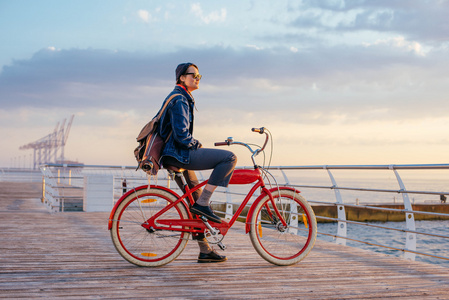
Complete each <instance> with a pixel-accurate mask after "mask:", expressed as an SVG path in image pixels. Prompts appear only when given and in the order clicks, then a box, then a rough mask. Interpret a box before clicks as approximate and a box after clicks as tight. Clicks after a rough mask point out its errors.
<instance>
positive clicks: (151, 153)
mask: <svg viewBox="0 0 449 300" xmlns="http://www.w3.org/2000/svg"><path fill="white" fill-rule="evenodd" d="M179 95H181V94H174V95H172V96H171V97H170V98H169V99H168V100H167V101H166V102H165V104H164V106H163V107H162V109H161V110H160V111H159V113H158V114H157V115H156V116H155V117H154V118H153V119H152V120H151V121H150V122H148V123H147V124H146V125H145V126H144V127H143V128H142V130H141V131H140V133H139V135H138V136H137V138H136V139H137V142H138V143H139V145H138V146H137V147H136V149H134V156H135V157H136V160H137V168H136V171H137V170H138V169H139V168H141V169H142V170H143V171H145V172H146V173H148V174H150V175H157V172H158V171H159V169H160V167H161V162H160V159H161V153H162V150H164V146H165V144H166V143H167V141H168V139H169V138H170V136H171V134H172V132H171V131H170V134H169V135H168V136H167V138H166V139H165V140H163V139H162V138H161V137H160V135H159V130H158V127H159V120H160V118H161V116H162V113H163V112H164V110H165V108H166V107H167V105H168V104H169V103H170V101H171V100H172V99H173V98H174V97H176V96H179Z"/></svg>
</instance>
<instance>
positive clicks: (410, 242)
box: [390, 166, 416, 260]
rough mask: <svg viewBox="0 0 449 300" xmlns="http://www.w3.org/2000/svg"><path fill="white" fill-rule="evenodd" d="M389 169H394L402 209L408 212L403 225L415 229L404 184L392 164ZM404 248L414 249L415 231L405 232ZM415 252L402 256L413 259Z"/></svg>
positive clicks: (408, 228)
mask: <svg viewBox="0 0 449 300" xmlns="http://www.w3.org/2000/svg"><path fill="white" fill-rule="evenodd" d="M390 169H392V170H393V171H394V174H395V175H396V179H397V180H398V183H399V187H400V188H401V191H402V199H403V201H404V209H405V210H408V211H410V212H407V213H405V226H406V228H407V230H411V231H415V216H414V214H413V207H412V203H411V202H410V198H409V196H408V193H407V192H406V191H407V190H406V189H405V185H404V183H403V182H402V179H401V176H399V173H398V172H397V171H396V170H395V169H394V166H390ZM405 238H406V239H405V249H406V250H411V251H416V233H412V232H406V236H405ZM415 257H416V254H415V253H411V252H404V258H406V259H410V260H415Z"/></svg>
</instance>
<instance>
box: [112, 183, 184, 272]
mask: <svg viewBox="0 0 449 300" xmlns="http://www.w3.org/2000/svg"><path fill="white" fill-rule="evenodd" d="M176 200H177V199H176V197H175V196H173V195H172V194H170V193H169V192H167V191H164V190H162V189H158V188H151V189H149V190H147V189H141V190H138V191H136V192H134V193H132V194H129V195H128V196H127V197H126V198H125V199H124V200H123V201H122V202H121V203H120V205H119V206H118V208H117V210H116V212H115V214H114V217H113V220H112V229H111V237H112V242H113V243H114V246H115V248H116V249H117V251H118V252H119V253H120V255H121V256H122V257H123V258H124V259H126V260H127V261H129V262H130V263H133V264H135V265H138V266H142V267H158V266H162V265H165V264H167V263H169V262H171V261H172V260H174V259H175V258H176V257H178V256H179V255H180V254H181V252H182V251H183V250H184V248H185V246H186V244H187V242H188V239H189V236H190V233H188V232H179V231H172V230H155V229H151V230H149V229H146V228H144V227H143V226H142V224H144V223H145V222H146V220H148V219H149V218H151V217H152V216H154V215H155V214H156V213H158V212H159V211H160V210H161V209H163V208H165V207H166V206H167V205H170V204H172V203H174V202H175V201H176ZM160 218H161V219H187V218H188V213H187V210H186V208H185V206H184V205H183V204H182V203H178V204H177V205H176V206H174V207H172V208H170V209H169V210H168V211H166V212H165V213H164V214H163V215H161V216H160Z"/></svg>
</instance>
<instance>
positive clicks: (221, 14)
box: [190, 3, 227, 24]
mask: <svg viewBox="0 0 449 300" xmlns="http://www.w3.org/2000/svg"><path fill="white" fill-rule="evenodd" d="M190 11H191V12H192V13H193V14H194V15H195V16H196V17H198V18H200V20H201V21H202V22H203V23H205V24H210V23H217V22H224V21H226V15H227V10H226V9H225V8H222V9H220V11H213V12H211V13H209V14H207V15H206V14H205V13H204V11H203V9H202V8H201V4H199V3H194V4H192V6H191V9H190Z"/></svg>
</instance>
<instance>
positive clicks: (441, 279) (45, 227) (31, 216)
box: [0, 183, 449, 299]
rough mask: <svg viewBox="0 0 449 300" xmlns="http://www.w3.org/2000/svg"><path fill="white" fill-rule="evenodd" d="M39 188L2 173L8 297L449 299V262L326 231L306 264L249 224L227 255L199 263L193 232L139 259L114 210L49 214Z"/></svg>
mask: <svg viewBox="0 0 449 300" xmlns="http://www.w3.org/2000/svg"><path fill="white" fill-rule="evenodd" d="M13 185H14V186H13ZM39 189H40V187H39V185H38V184H35V185H27V186H24V184H23V183H22V184H7V183H0V298H7V299H14V298H28V299H36V298H46V299H55V298H64V299H98V298H104V299H132V298H133V299H136V298H137V299H150V298H159V299H173V298H174V299H270V298H271V299H273V298H274V299H279V298H283V299H386V298H394V299H449V269H448V268H444V267H440V266H437V265H430V264H425V263H420V262H411V261H406V260H403V259H399V258H395V257H391V256H386V255H382V254H377V253H373V252H369V251H364V250H359V249H355V248H350V247H344V246H339V245H336V244H334V243H327V242H322V241H317V243H316V245H315V248H314V249H313V250H312V252H311V254H310V255H309V256H308V257H307V258H306V259H305V260H304V261H302V262H300V263H299V264H297V265H293V266H289V267H278V266H274V265H271V264H269V263H267V262H266V261H264V260H263V259H262V258H260V257H259V256H258V255H257V253H256V252H255V251H254V249H253V248H252V246H251V242H250V240H249V237H248V236H246V235H245V234H244V231H243V228H242V227H238V228H233V229H231V230H230V231H229V234H228V236H227V237H226V238H225V240H224V242H225V244H226V245H227V246H228V249H227V250H226V252H225V253H226V255H227V256H228V258H229V260H228V261H227V262H225V263H221V264H198V263H196V256H197V251H198V249H197V245H196V244H195V243H193V242H189V244H188V245H187V248H186V250H185V251H184V252H183V253H182V254H181V256H180V257H179V258H178V259H177V260H175V261H174V262H172V263H170V264H168V265H166V266H163V267H160V268H141V267H136V266H134V265H131V264H129V263H128V262H126V261H125V260H123V259H122V258H121V257H120V256H119V254H118V253H117V252H116V251H115V249H114V246H113V245H112V242H111V239H110V236H109V232H108V230H107V219H108V213H85V212H65V213H54V214H50V213H49V212H48V211H47V209H46V208H45V207H44V206H43V204H41V203H40V200H39V198H38V197H39V195H40V194H39ZM17 191H18V192H17Z"/></svg>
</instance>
